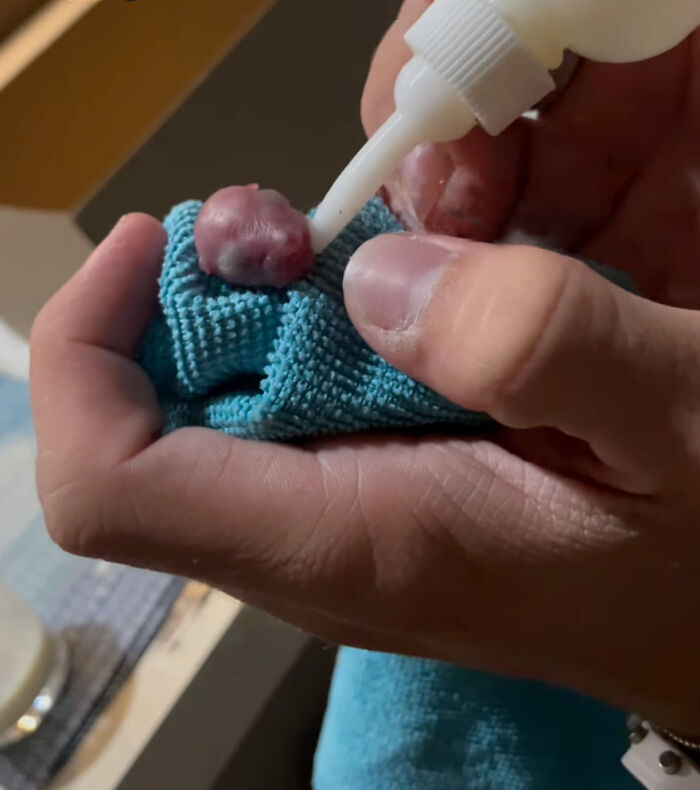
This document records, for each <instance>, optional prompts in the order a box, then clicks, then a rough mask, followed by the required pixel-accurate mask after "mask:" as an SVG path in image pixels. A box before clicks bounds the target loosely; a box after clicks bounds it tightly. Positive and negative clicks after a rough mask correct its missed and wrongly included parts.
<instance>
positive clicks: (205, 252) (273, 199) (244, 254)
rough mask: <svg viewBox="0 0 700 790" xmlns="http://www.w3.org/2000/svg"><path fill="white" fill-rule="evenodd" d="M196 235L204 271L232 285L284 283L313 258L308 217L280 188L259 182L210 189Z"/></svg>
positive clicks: (304, 271) (303, 271)
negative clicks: (212, 192) (273, 187)
mask: <svg viewBox="0 0 700 790" xmlns="http://www.w3.org/2000/svg"><path fill="white" fill-rule="evenodd" d="M194 239H195V246H196V248H197V252H198V253H199V265H200V268H201V269H202V271H204V272H206V273H207V274H212V275H215V276H216V277H220V278H221V279H222V280H225V281H226V282H227V283H229V284H231V285H239V286H244V287H262V286H272V287H274V288H282V287H284V286H285V285H289V283H291V282H293V281H294V280H298V279H299V278H301V277H303V276H304V275H305V274H307V273H308V272H309V270H310V269H311V267H312V266H313V263H314V256H313V252H312V250H311V234H310V230H309V223H308V222H307V220H306V217H305V216H304V215H303V214H301V213H300V212H298V211H296V210H295V209H294V208H292V206H291V205H290V203H289V201H288V200H287V199H286V198H285V197H284V196H283V195H281V194H280V193H279V192H276V191H275V190H272V189H264V190H261V189H260V188H259V187H258V185H257V184H251V185H250V186H246V187H227V188H226V189H221V190H219V191H218V192H216V193H215V194H214V195H212V196H211V197H210V198H209V200H207V202H206V203H205V204H204V207H203V209H202V211H201V213H200V215H199V218H198V219H197V223H196V225H195V229H194Z"/></svg>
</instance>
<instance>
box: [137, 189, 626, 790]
mask: <svg viewBox="0 0 700 790" xmlns="http://www.w3.org/2000/svg"><path fill="white" fill-rule="evenodd" d="M201 205H202V204H201V203H198V202H188V203H184V204H182V205H180V206H178V207H176V208H175V209H174V210H173V211H172V213H171V214H170V216H169V217H168V218H167V219H166V221H165V227H166V230H167V232H168V237H169V242H168V247H167V252H166V256H165V262H164V265H163V271H162V275H161V280H160V303H161V313H160V315H159V316H158V317H157V319H156V320H155V321H154V323H153V325H152V327H151V329H150V332H149V334H148V337H147V338H146V342H145V344H144V348H143V353H142V362H143V365H144V367H145V368H146V370H147V371H148V372H149V374H150V375H151V377H152V379H153V381H154V383H155V385H156V388H157V390H158V395H159V399H160V402H161V405H162V408H163V412H164V414H165V419H166V430H174V429H176V428H178V427H181V426H187V425H200V426H208V427H210V428H214V429H216V430H219V431H225V432H226V433H230V434H233V435H235V436H239V437H243V438H247V439H263V440H289V439H294V438H299V437H305V436H311V435H319V434H338V433H344V432H355V431H361V430H368V429H394V430H396V429H398V430H401V429H409V428H416V427H428V426H436V425H439V424H448V425H450V426H452V427H459V428H471V429H481V428H484V427H486V426H488V425H489V424H490V421H489V419H488V418H487V417H485V416H483V415H478V414H473V413H470V412H465V411H463V410H461V409H459V408H457V407H456V406H454V405H452V404H450V403H448V402H447V401H445V400H444V399H443V398H441V397H439V396H438V395H436V394H435V393H433V392H431V391H430V390H428V389H426V388H425V387H423V386H421V385H420V384H417V383H416V382H414V381H412V380H410V379H409V378H407V377H406V376H404V375H403V374H401V373H399V372H398V371H396V370H394V369H393V368H391V367H390V366H389V365H387V364H386V363H385V362H384V361H383V360H381V359H380V358H379V357H378V356H377V355H376V354H374V353H373V352H372V351H371V350H370V349H369V348H368V347H367V346H366V344H365V343H364V342H363V341H362V339H361V338H360V337H359V335H358V334H357V332H356V331H355V329H354V328H353V326H352V324H351V323H350V321H349V319H348V317H347V315H346V312H345V308H344V304H343V294H342V277H343V271H344V269H345V266H346V264H347V262H348V259H349V257H350V256H351V255H352V253H353V252H354V251H355V250H356V249H357V248H358V247H359V246H360V245H361V244H362V243H364V242H365V241H367V240H369V239H370V238H372V237H373V236H376V235H377V234H379V233H387V232H393V231H399V230H401V229H402V228H401V226H400V225H399V223H398V222H397V220H396V219H395V218H394V217H393V216H392V215H391V213H390V212H389V211H388V210H387V209H386V208H385V206H384V205H383V204H382V203H381V202H380V201H379V200H373V201H371V202H370V203H369V204H368V205H367V206H366V207H365V208H364V209H363V211H362V212H361V213H360V214H359V216H358V217H357V218H356V219H355V221H354V222H353V223H351V225H350V226H349V227H348V228H347V229H346V230H345V232H344V233H343V234H342V235H341V236H340V238H339V239H338V240H337V241H336V242H334V244H333V245H332V246H331V247H330V248H329V249H328V250H327V251H326V252H325V253H324V254H323V255H322V256H321V257H320V259H319V261H318V263H317V266H316V268H315V269H314V271H313V272H312V273H311V274H310V275H309V276H308V277H307V278H306V279H305V280H303V281H301V282H298V283H295V284H293V285H292V286H291V287H290V288H288V289H287V290H285V291H277V290H267V289H260V290H244V289H235V288H230V287H229V286H228V285H226V284H225V283H223V282H221V281H219V280H218V279H216V278H214V277H210V276H207V275H205V274H203V273H202V272H201V271H200V270H199V268H198V262H197V255H196V251H195V247H194V239H193V230H194V223H195V220H196V218H197V216H198V213H199V211H200V209H201ZM623 747H624V721H623V718H622V717H621V715H620V714H617V713H613V712H610V711H608V710H607V709H606V708H603V707H602V706H600V705H598V704H597V703H594V702H591V701H589V700H585V699H582V698H581V697H578V696H576V695H572V694H568V693H566V692H560V691H554V690H552V689H548V688H546V687H544V686H540V685H537V684H529V683H517V682H513V681H506V680H501V679H496V678H492V677H490V676H488V675H482V674H479V673H475V672H468V671H464V670H460V669H455V668H453V667H449V666H445V665H442V664H438V663H435V662H428V661H419V660H416V659H406V658H398V657H395V656H385V655H380V654H368V653H364V652H362V651H357V650H349V649H346V650H341V652H340V659H339V663H338V667H337V670H336V673H335V678H334V683H333V689H332V694H331V698H330V703H329V708H328V712H327V717H326V722H325V726H324V730H323V736H322V739H321V742H320V747H319V752H318V754H317V759H316V778H315V788H316V790H457V789H458V788H459V789H460V790H632V788H633V787H635V785H634V783H633V782H632V780H631V779H630V778H629V777H628V776H627V775H626V774H625V773H624V772H623V769H622V768H621V767H620V766H619V757H620V755H621V753H622V750H623ZM572 765H573V771H572Z"/></svg>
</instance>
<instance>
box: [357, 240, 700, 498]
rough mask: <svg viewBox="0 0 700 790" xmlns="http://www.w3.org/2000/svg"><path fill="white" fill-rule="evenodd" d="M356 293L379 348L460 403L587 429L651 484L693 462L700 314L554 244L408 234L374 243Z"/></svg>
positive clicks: (615, 459)
mask: <svg viewBox="0 0 700 790" xmlns="http://www.w3.org/2000/svg"><path fill="white" fill-rule="evenodd" d="M345 298H346V303H347V307H348V310H349V313H350V316H351V318H352V320H353V322H354V323H355V325H356V327H357V328H358V330H359V331H360V333H361V334H362V336H363V337H364V339H365V340H366V341H367V342H368V343H369V344H370V345H371V346H372V347H373V348H374V349H375V350H376V351H377V352H378V353H379V354H380V355H382V356H383V357H384V358H385V359H387V360H388V362H390V363H391V364H392V365H394V366H396V367H398V368H399V369H400V370H402V371H404V372H406V373H407V374H408V375H410V376H412V377H414V378H416V379H418V380H420V381H422V382H424V383H425V384H427V385H428V386H430V387H432V388H433V389H434V390H436V391H437V392H439V393H441V394H442V395H444V396H446V397H447V398H449V399H450V400H452V401H453V402H455V403H457V404H459V405H462V406H464V407H466V408H469V409H474V410H477V411H484V412H487V413H489V414H491V415H492V416H493V417H495V418H496V419H497V420H498V421H499V422H501V423H502V424H503V425H506V426H508V427H511V428H519V429H523V428H538V427H551V428H556V429H558V430H560V431H562V432H563V433H565V434H568V435H569V436H573V437H576V438H578V439H581V440H583V441H585V442H587V443H589V444H590V446H591V447H592V449H593V451H594V452H595V454H596V455H597V456H598V458H600V459H601V460H602V461H603V462H604V463H606V464H608V465H609V466H611V467H612V468H614V469H617V470H620V472H622V473H623V474H627V475H631V476H632V479H633V480H634V481H635V482H630V483H629V485H633V486H635V487H639V491H640V492H642V491H645V490H646V489H647V487H651V488H652V489H653V490H656V486H658V485H659V484H660V478H663V480H664V482H668V481H669V478H671V477H673V476H674V475H675V476H676V479H677V480H678V479H679V478H678V475H679V474H680V475H681V476H683V475H684V474H685V472H684V471H683V470H684V469H687V468H689V467H688V456H687V451H686V449H685V448H686V445H687V439H686V434H687V432H688V431H689V430H690V425H691V424H692V422H691V421H692V419H693V415H694V414H695V411H696V407H695V406H694V405H693V404H694V401H695V400H696V399H697V394H698V393H697V391H696V388H697V385H696V384H695V383H694V379H695V376H694V374H693V373H691V371H697V370H700V343H699V342H698V340H697V338H698V337H699V336H700V335H698V321H699V319H698V316H697V315H696V314H695V313H691V312H687V311H681V310H673V309H671V308H667V307H664V306H661V305H657V304H654V303H651V302H646V301H644V300H642V299H640V298H638V297H636V296H633V295H631V294H629V293H627V292H626V291H623V290H621V289H619V288H617V287H615V286H613V285H612V284H610V283H608V282H607V281H606V280H604V279H603V278H601V277H600V276H598V275H597V274H595V273H594V272H592V271H591V270H590V269H589V268H588V267H586V266H585V265H584V264H582V263H579V262H578V261H575V260H573V259H569V258H565V257H562V256H559V255H556V254H554V253H550V252H546V251H542V250H538V249H534V248H521V247H493V246H490V245H483V244H476V243H473V242H466V241H459V240H455V239H447V238H444V237H429V236H409V235H397V236H386V237H381V238H378V239H375V240H373V241H371V242H369V243H368V244H366V245H365V246H364V247H362V248H361V249H360V250H359V251H358V253H356V255H355V256H354V258H353V259H352V260H351V262H350V264H349V266H348V269H347V271H346V276H345ZM659 457H663V458H664V459H665V460H667V464H665V465H663V468H660V465H659V463H658V459H659Z"/></svg>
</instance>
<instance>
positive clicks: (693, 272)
mask: <svg viewBox="0 0 700 790" xmlns="http://www.w3.org/2000/svg"><path fill="white" fill-rule="evenodd" d="M428 5H429V0H406V1H405V2H404V5H403V7H402V9H401V12H400V15H399V18H398V20H397V22H396V24H395V25H393V27H392V28H391V29H390V30H389V32H388V34H387V36H386V37H385V39H384V41H383V42H382V44H381V45H380V47H379V49H378V51H377V53H376V56H375V59H374V62H373V64H372V69H371V72H370V76H369V80H368V82H367V86H366V89H365V94H364V98H363V107H362V115H363V120H364V124H365V128H366V130H367V132H368V133H369V134H371V133H373V132H374V131H375V130H376V129H377V128H378V127H379V126H380V125H381V124H382V123H383V122H384V121H385V120H386V118H387V117H388V116H389V115H390V114H391V112H392V111H393V109H394V98H393V91H394V83H395V80H396V76H397V74H398V72H399V71H400V69H401V68H402V66H403V64H404V63H405V62H406V61H407V60H408V58H409V56H410V52H409V50H408V48H407V46H406V44H405V43H404V41H403V36H404V34H405V32H406V31H407V29H408V28H409V27H410V26H411V25H412V24H413V22H414V21H415V20H416V19H417V18H418V17H419V16H420V14H421V13H422V12H423V11H424V10H425V8H426V7H427V6H428ZM574 67H575V61H574V60H572V59H569V60H567V61H566V62H565V64H564V67H563V69H562V71H561V74H560V75H559V82H561V83H562V84H563V85H565V86H566V90H565V91H562V92H560V93H559V95H558V97H554V98H553V99H552V98H550V100H549V101H548V102H546V104H545V106H544V107H543V109H542V110H541V113H540V118H539V120H537V121H532V120H526V119H521V120H520V121H518V122H517V123H515V124H514V125H513V126H511V128H510V129H508V130H507V131H506V132H505V133H504V134H503V135H501V136H500V137H498V138H492V137H489V136H488V135H487V134H486V133H485V132H483V131H481V130H476V131H474V132H473V133H472V134H470V135H469V136H467V137H465V138H464V139H463V140H461V141H459V142H456V143H451V144H448V145H441V144H428V145H424V146H421V147H420V148H419V149H417V151H416V152H415V153H414V154H413V155H411V156H410V157H409V158H408V159H407V160H406V162H405V164H404V166H403V167H402V168H401V170H400V171H399V173H398V174H397V176H396V178H394V179H393V180H392V182H391V183H390V184H388V185H387V193H388V197H389V198H390V203H391V205H392V207H393V208H394V210H395V211H396V212H397V213H398V214H399V215H400V216H401V217H402V219H403V220H404V222H405V224H407V225H408V226H409V227H411V228H412V229H414V230H427V231H430V232H434V233H442V234H446V235H450V236H463V237H465V238H471V239H475V240H478V241H494V240H496V239H500V238H503V237H506V238H511V239H513V238H515V239H516V240H517V239H521V240H522V239H524V240H528V239H529V238H531V237H534V239H535V240H537V241H538V242H539V243H541V245H542V246H549V247H552V248H554V249H559V250H563V251H567V252H572V253H577V254H580V255H583V256H584V257H587V258H589V259H591V260H595V261H599V262H601V263H607V264H609V265H611V266H615V267H617V268H620V269H626V270H628V271H629V272H630V273H631V274H632V275H633V277H634V279H635V282H636V283H637V284H638V285H639V286H640V287H641V288H642V289H643V291H644V293H645V294H646V295H647V296H649V297H651V298H653V299H656V300H658V301H663V302H667V303H671V304H676V305H679V306H686V307H697V306H698V303H699V302H700V278H698V277H697V253H698V248H697V239H698V237H697V228H698V212H699V211H700V145H698V142H697V141H698V130H699V129H700V34H698V33H696V34H695V35H694V36H692V37H691V38H690V39H688V40H687V41H686V42H685V43H683V44H682V45H681V46H679V47H678V48H676V49H675V50H673V51H672V52H669V53H667V54H665V55H663V56H661V57H658V58H655V59H653V60H650V61H647V62H643V63H636V64H630V65H608V64H600V63H593V62H589V61H581V62H580V63H579V65H578V68H577V69H576V71H575V72H574Z"/></svg>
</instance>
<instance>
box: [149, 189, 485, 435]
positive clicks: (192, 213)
mask: <svg viewBox="0 0 700 790" xmlns="http://www.w3.org/2000/svg"><path fill="white" fill-rule="evenodd" d="M201 206H202V204H201V203H198V202H195V201H191V202H189V203H184V204H183V205H181V206H178V207H177V208H175V209H174V210H173V211H172V213H171V214H170V216H169V217H168V218H167V219H166V221H165V228H166V230H167V232H168V236H169V244H168V248H167V252H166V258H165V264H164V267H163V272H162V276H161V283H160V301H161V306H162V314H161V316H160V317H159V318H158V320H157V321H156V322H155V324H154V326H153V327H152V329H151V333H150V335H149V338H148V340H147V342H146V345H145V348H144V355H143V363H144V365H145V367H146V369H147V370H148V371H149V373H150V375H151V377H152V378H153V380H154V381H155V383H156V385H157V388H158V391H159V395H160V400H161V404H162V406H163V411H164V413H165V416H166V421H167V429H168V430H172V429H174V428H178V427H181V426H185V425H205V426H209V427H211V428H215V429H216V430H219V431H225V432H226V433H230V434H233V435H235V436H240V437H243V438H246V439H265V440H289V439H294V438H297V437H304V436H309V435H312V434H337V433H348V432H357V431H362V430H368V429H380V428H393V429H408V428H415V427H420V426H428V425H437V424H440V423H449V424H450V425H453V426H457V425H459V426H463V427H466V428H472V429H476V428H480V427H483V426H485V425H487V424H488V419H487V418H486V417H483V416H481V415H475V414H472V413H470V412H465V411H463V410H462V409H459V408H458V407H456V406H454V405H453V404H451V403H449V402H448V401H446V400H444V399H443V398H441V397H439V396H438V395H436V394H435V393H433V392H431V391H430V390H428V389H426V388H425V387H423V386H421V385H420V384H417V383H416V382H415V381H413V380H411V379H409V378H408V377H407V376H404V375H403V373H399V372H398V371H396V370H395V369H394V368H392V367H390V366H389V365H387V363H386V362H384V361H383V360H382V359H381V358H380V357H378V356H377V355H376V354H375V353H373V352H372V351H371V350H370V349H369V348H368V346H367V345H366V344H365V343H364V341H363V340H362V339H361V338H360V336H359V335H358V334H357V332H356V331H355V329H354V328H353V326H352V324H351V323H350V320H349V319H348V317H347V314H346V312H345V308H344V305H343V292H342V278H343V271H344V269H345V266H346V264H347V261H348V258H349V257H350V255H351V254H352V253H353V252H354V251H355V250H356V249H357V248H358V247H359V246H360V244H362V243H363V242H365V241H367V240H369V239H371V238H372V237H373V236H376V235H377V234H378V233H386V232H391V231H398V230H401V226H400V225H399V223H398V222H397V220H396V219H394V217H393V216H392V215H391V214H390V213H389V211H388V210H387V209H386V208H385V207H384V205H383V204H382V203H381V202H380V201H379V200H374V201H372V202H370V203H369V204H368V205H367V207H366V208H365V209H364V210H363V211H362V213H361V214H360V215H359V216H358V218H357V219H356V220H355V221H354V222H353V223H352V224H351V225H350V227H349V228H347V230H346V231H345V232H344V233H343V234H342V235H341V237H340V238H339V239H338V240H337V241H336V242H335V243H334V244H333V245H332V246H331V247H330V249H329V250H327V251H326V252H325V253H324V254H323V255H321V256H320V258H319V260H318V263H317V265H316V267H315V268H314V270H313V272H312V273H311V274H310V276H308V277H307V278H306V279H304V280H302V281H301V282H298V283H295V284H293V285H292V286H291V287H290V288H288V289H287V290H285V291H279V290H274V289H259V290H254V291H251V290H246V289H235V288H231V287H230V286H228V285H227V284H226V283H224V282H222V281H221V280H219V279H217V278H216V277H210V276H208V275H206V274H203V273H202V272H201V271H200V269H199V266H198V261H197V252H196V250H195V247H194V239H193V228H194V223H195V220H196V219H197V215H198V214H199V211H200V210H201Z"/></svg>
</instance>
